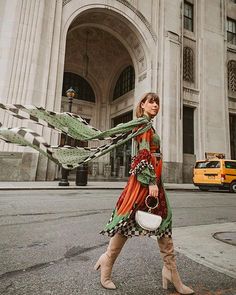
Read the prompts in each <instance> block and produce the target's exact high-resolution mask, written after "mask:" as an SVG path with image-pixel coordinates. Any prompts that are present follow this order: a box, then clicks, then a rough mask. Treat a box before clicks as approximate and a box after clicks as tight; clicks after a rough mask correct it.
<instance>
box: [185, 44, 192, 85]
mask: <svg viewBox="0 0 236 295" xmlns="http://www.w3.org/2000/svg"><path fill="white" fill-rule="evenodd" d="M183 79H184V81H187V82H191V83H193V82H194V54H193V50H192V48H190V47H184V54H183Z"/></svg>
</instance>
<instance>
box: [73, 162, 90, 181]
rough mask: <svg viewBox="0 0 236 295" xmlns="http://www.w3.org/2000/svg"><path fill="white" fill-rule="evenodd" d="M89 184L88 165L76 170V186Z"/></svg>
mask: <svg viewBox="0 0 236 295" xmlns="http://www.w3.org/2000/svg"><path fill="white" fill-rule="evenodd" d="M87 182H88V165H86V164H83V165H81V166H79V167H77V168H76V179H75V184H76V185H87Z"/></svg>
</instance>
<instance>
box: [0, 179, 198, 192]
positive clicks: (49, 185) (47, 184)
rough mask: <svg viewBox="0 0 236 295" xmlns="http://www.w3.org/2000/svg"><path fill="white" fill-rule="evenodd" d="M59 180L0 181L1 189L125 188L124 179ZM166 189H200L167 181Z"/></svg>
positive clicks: (187, 184) (188, 184)
mask: <svg viewBox="0 0 236 295" xmlns="http://www.w3.org/2000/svg"><path fill="white" fill-rule="evenodd" d="M58 183H59V181H22V182H6V181H3V182H0V190H44V189H46V190H55V189H60V190H61V189H62V190H65V189H123V188H124V187H125V185H126V182H124V181H117V182H115V181H89V182H88V184H87V185H86V186H76V185H75V181H70V185H69V186H59V185H58ZM165 189H166V190H198V188H197V187H195V186H194V185H193V184H191V183H166V184H165Z"/></svg>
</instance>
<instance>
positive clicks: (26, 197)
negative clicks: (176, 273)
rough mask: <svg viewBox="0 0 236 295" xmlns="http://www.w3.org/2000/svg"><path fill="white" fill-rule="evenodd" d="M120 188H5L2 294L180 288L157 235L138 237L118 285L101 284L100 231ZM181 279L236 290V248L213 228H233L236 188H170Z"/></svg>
mask: <svg viewBox="0 0 236 295" xmlns="http://www.w3.org/2000/svg"><path fill="white" fill-rule="evenodd" d="M119 193H120V191H119V190H100V189H99V190H83V191H72V190H65V191H63V190H53V191H39V192H37V191H1V192H0V294H4V295H5V294H6V295H10V294H12V295H13V294H14V295H24V294H27V295H31V294H32V295H38V294H40V295H43V294H54V295H62V294H63V295H72V294H73V295H74V294H81V295H87V294H89V295H90V294H91V295H93V294H94V295H100V294H111V293H112V294H114V295H116V294H127V295H131V294H136V295H141V294H142V295H143V294H146V295H149V294H150V295H151V294H160V295H161V294H172V295H173V294H176V293H175V291H174V289H173V287H171V288H170V289H169V290H168V291H163V290H162V287H161V267H162V263H161V259H160V255H159V251H158V249H157V245H156V241H154V240H153V239H150V238H132V239H130V240H129V241H128V242H127V244H126V245H125V247H124V249H123V251H122V255H120V257H119V258H118V260H117V263H116V265H115V267H114V275H113V277H114V281H115V282H116V284H117V287H118V289H117V290H116V291H107V290H105V289H103V288H101V286H100V284H99V279H98V278H99V274H98V273H97V272H95V271H93V269H92V267H93V264H94V263H95V262H96V259H97V258H98V257H99V255H100V254H101V253H102V252H103V251H104V250H105V249H106V246H107V243H108V239H107V238H106V237H103V236H101V235H99V234H98V232H99V231H100V230H101V229H102V226H103V225H104V224H105V223H106V221H107V220H108V219H109V217H110V213H111V210H112V209H113V207H114V204H115V201H116V198H117V196H118V195H119ZM168 195H169V198H170V201H171V204H172V208H173V215H174V216H173V218H174V220H173V223H174V241H175V244H176V249H177V250H178V252H177V261H178V266H179V270H180V272H181V275H182V278H183V280H184V281H185V283H186V284H188V285H190V286H191V287H192V288H194V289H195V291H196V294H199V295H211V294H212V295H213V294H214V295H235V294H236V279H235V278H236V261H235V257H236V252H235V251H236V247H235V246H231V245H228V244H225V243H223V242H220V241H217V240H215V239H214V238H212V234H213V233H214V232H216V231H222V229H223V230H224V229H227V230H232V229H233V228H234V230H235V224H236V223H235V222H236V220H235V219H236V217H235V209H236V198H235V194H229V193H219V192H208V193H202V192H200V191H196V192H194V191H188V192H186V191H169V192H168Z"/></svg>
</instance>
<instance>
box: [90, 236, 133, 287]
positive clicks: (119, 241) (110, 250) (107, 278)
mask: <svg viewBox="0 0 236 295" xmlns="http://www.w3.org/2000/svg"><path fill="white" fill-rule="evenodd" d="M126 240H127V237H126V236H124V235H121V234H118V233H116V234H115V235H114V237H112V238H111V239H110V242H109V245H108V247H107V251H106V252H105V253H104V254H102V255H101V256H100V258H99V259H98V261H97V263H96V264H95V266H94V269H96V270H97V269H99V267H101V284H102V286H103V287H104V288H106V289H116V286H115V284H114V283H113V282H112V280H111V272H112V267H113V264H114V262H115V260H116V258H117V257H118V255H119V253H120V251H121V249H122V248H123V246H124V244H125V242H126Z"/></svg>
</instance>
